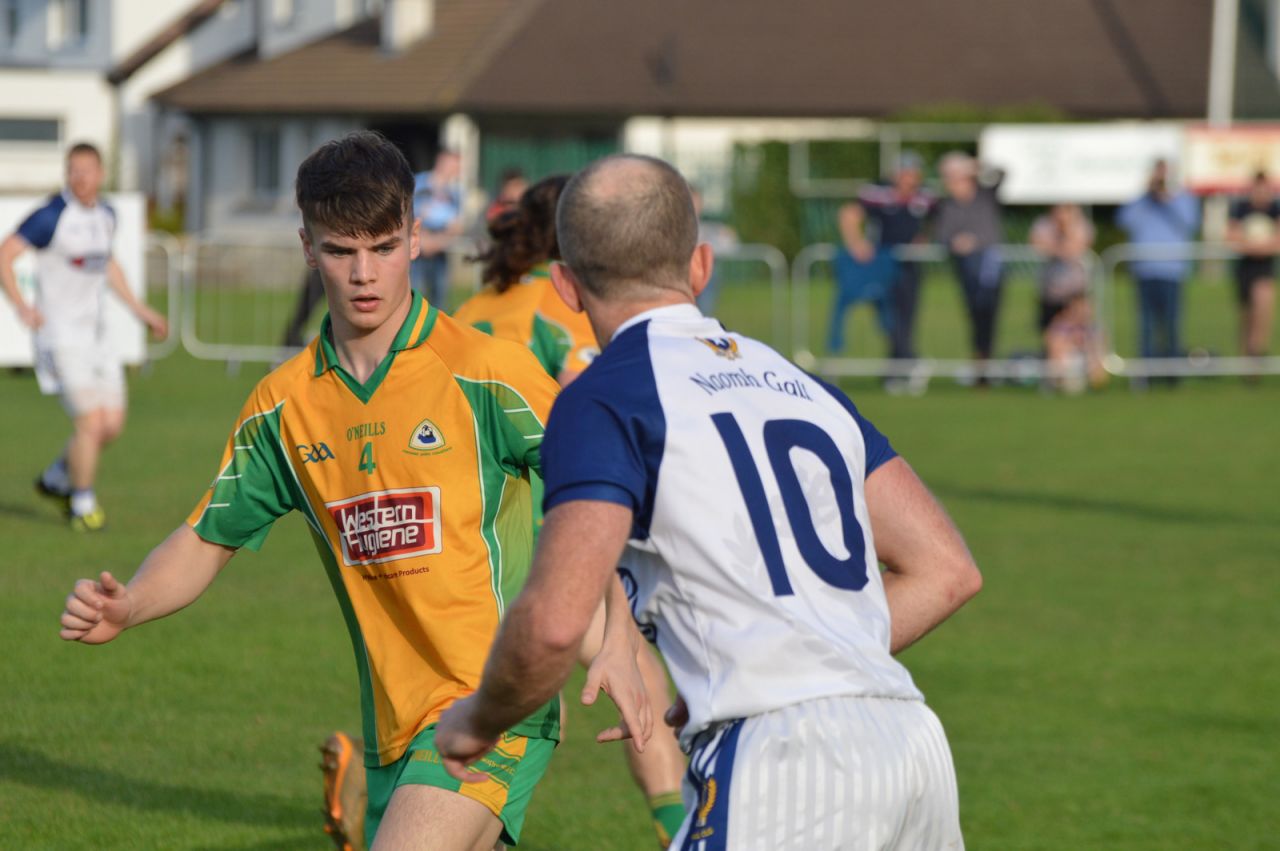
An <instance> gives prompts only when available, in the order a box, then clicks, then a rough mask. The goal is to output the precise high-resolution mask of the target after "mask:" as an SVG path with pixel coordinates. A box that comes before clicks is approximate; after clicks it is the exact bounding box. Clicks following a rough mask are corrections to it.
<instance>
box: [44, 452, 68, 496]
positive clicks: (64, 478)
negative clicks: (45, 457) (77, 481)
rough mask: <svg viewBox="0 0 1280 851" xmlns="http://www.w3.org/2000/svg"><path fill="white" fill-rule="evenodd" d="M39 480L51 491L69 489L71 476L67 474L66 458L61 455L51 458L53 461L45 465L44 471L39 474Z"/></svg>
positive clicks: (60, 491) (62, 491)
mask: <svg viewBox="0 0 1280 851" xmlns="http://www.w3.org/2000/svg"><path fill="white" fill-rule="evenodd" d="M40 480H41V481H42V482H44V486H45V487H47V488H48V489H49V490H51V491H55V492H57V493H67V492H68V491H70V490H71V477H70V476H69V475H68V474H67V459H66V458H64V457H62V456H61V455H60V456H58V457H57V458H55V459H53V463H52V464H50V465H49V466H48V467H45V469H44V472H43V473H41V474H40Z"/></svg>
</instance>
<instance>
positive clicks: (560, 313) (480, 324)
mask: <svg viewBox="0 0 1280 851" xmlns="http://www.w3.org/2000/svg"><path fill="white" fill-rule="evenodd" d="M568 182H569V178H568V176H567V175H558V176H555V177H548V178H546V179H545V180H542V181H539V182H538V183H535V184H534V185H533V186H531V187H529V189H528V190H526V191H525V193H524V194H523V195H522V196H520V200H519V202H518V203H517V204H516V206H515V207H514V208H512V209H510V210H507V211H505V212H503V213H500V214H499V215H498V216H497V217H495V218H494V219H493V220H492V221H491V222H490V223H489V237H490V245H489V248H488V249H487V250H486V251H485V252H484V253H483V254H482V255H480V257H478V258H477V259H478V260H480V261H481V262H482V263H483V264H484V281H485V287H484V289H482V290H481V291H480V292H479V293H477V294H476V295H475V296H473V297H472V298H471V299H469V300H468V301H467V302H466V303H465V304H463V305H462V306H461V307H459V308H458V309H457V311H455V312H454V314H453V315H454V318H455V319H457V320H459V321H462V322H467V323H470V324H471V325H472V326H474V327H476V328H478V329H480V330H481V331H484V332H486V333H489V334H492V335H493V336H495V337H500V338H503V339H507V340H514V341H515V342H517V343H523V344H524V345H526V346H528V347H529V349H530V350H531V351H532V352H533V354H534V356H535V357H536V358H537V359H538V363H540V364H542V368H543V369H545V370H546V371H547V374H548V375H550V376H552V377H553V378H555V379H557V380H558V381H559V382H560V384H561V385H562V386H567V385H568V384H569V382H570V381H572V380H573V379H574V378H576V377H577V376H578V375H579V374H580V373H581V372H582V370H584V369H586V368H587V367H588V366H589V365H590V363H591V361H592V360H593V359H594V358H595V356H596V355H597V354H599V351H600V350H599V348H598V347H597V345H596V337H595V332H594V331H592V330H591V323H590V321H589V320H588V319H587V315H586V314H585V313H580V312H574V311H572V310H570V309H569V306H568V305H567V304H565V302H564V299H562V298H560V296H559V294H557V293H556V291H555V288H554V287H553V286H552V285H551V273H550V263H551V262H552V261H556V260H559V259H560V245H559V242H558V240H557V239H556V204H557V203H558V202H559V201H560V193H561V192H562V191H563V190H564V187H565V184H566V183H568ZM533 484H534V488H533V490H534V512H535V515H536V518H537V521H538V523H539V524H540V523H541V520H542V480H541V478H535V479H534V483H533ZM603 627H604V611H603V608H601V609H600V610H599V611H597V613H596V618H595V620H594V621H593V623H592V625H591V629H590V630H588V632H587V637H586V640H585V641H583V644H582V648H581V650H580V651H579V661H580V662H581V663H582V664H583V665H589V664H590V662H591V660H592V659H593V658H594V657H595V655H596V653H597V652H599V649H600V639H601V635H602V631H603ZM638 661H639V665H640V671H641V673H642V674H643V675H644V678H645V682H646V683H647V686H648V690H649V703H650V704H651V705H662V706H665V705H666V704H667V703H668V702H669V698H670V694H669V692H668V690H667V675H666V671H665V670H664V669H663V667H662V663H661V662H660V661H658V657H657V656H656V655H655V654H654V653H653V651H652V650H650V649H649V648H647V647H645V648H643V649H642V650H641V651H640V657H639V660H638ZM626 753H627V762H628V764H629V767H630V769H631V776H632V777H633V778H634V779H635V782H636V785H637V786H639V787H640V789H641V791H643V792H644V794H645V797H646V799H647V800H648V802H649V810H650V815H651V816H652V818H653V826H654V830H655V831H656V832H657V834H658V843H659V845H660V846H661V847H663V848H666V847H667V846H668V845H669V844H670V842H671V837H672V836H674V835H675V833H676V831H677V830H679V829H680V825H681V823H682V822H683V821H684V815H685V813H684V804H683V803H682V801H681V799H680V784H681V781H682V780H683V778H684V772H685V758H684V755H683V754H682V753H681V751H680V745H679V743H677V742H676V737H675V734H674V733H673V732H672V731H671V729H670V728H668V727H666V726H665V725H659V726H658V728H657V729H655V731H654V736H653V739H652V740H651V741H650V742H649V746H648V747H647V748H646V749H645V750H644V751H643V752H638V751H635V750H633V749H628V750H627V751H626Z"/></svg>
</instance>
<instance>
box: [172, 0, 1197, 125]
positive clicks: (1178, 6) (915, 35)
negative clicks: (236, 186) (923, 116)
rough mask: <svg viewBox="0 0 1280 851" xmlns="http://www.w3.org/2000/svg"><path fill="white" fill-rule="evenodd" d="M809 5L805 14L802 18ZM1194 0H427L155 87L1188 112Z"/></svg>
mask: <svg viewBox="0 0 1280 851" xmlns="http://www.w3.org/2000/svg"><path fill="white" fill-rule="evenodd" d="M801 10H802V13H801ZM1211 11H1212V10H1211V4H1208V3H1204V2H1202V0H1077V2H1062V0H983V2H981V3H957V2H955V0H899V1H898V2H893V3H885V2H882V0H805V2H804V3H802V4H797V3H792V2H782V0H646V2H644V3H634V2H600V0H436V22H435V23H436V26H435V29H434V31H433V33H432V35H431V36H430V37H429V38H427V39H425V40H423V41H422V42H420V43H418V44H415V45H412V46H411V47H409V48H408V49H406V50H405V51H404V52H402V53H400V54H396V55H387V54H385V53H383V52H382V51H381V49H380V48H379V46H378V25H377V23H376V22H367V23H365V24H362V25H359V26H357V27H355V28H353V29H351V30H348V31H346V32H343V33H340V34H337V35H335V36H332V37H330V38H326V39H324V40H322V41H319V42H316V43H314V44H311V45H308V46H306V47H303V48H301V49H299V50H296V51H293V52H291V53H289V54H286V55H283V56H279V57H276V58H273V59H270V60H266V61H261V60H258V59H257V58H256V57H254V56H244V57H239V58H237V59H233V60H230V61H228V62H225V63H223V64H221V65H218V66H216V67H214V68H212V69H209V70H208V71H205V72H203V73H201V74H198V75H196V76H195V77H192V78H191V79H189V80H187V81H185V82H183V83H180V84H179V85H177V86H174V87H172V88H170V89H168V90H166V91H164V92H162V93H160V95H158V96H157V97H158V98H159V100H161V101H162V102H163V103H166V104H168V105H170V106H173V107H176V108H180V109H184V110H187V111H190V112H197V113H200V112H287V113H298V112H330V113H331V112H356V113H388V112H398V113H415V112H444V111H452V110H460V111H467V112H472V113H475V114H480V115H483V114H510V113H520V114H548V115H575V114H576V115H617V116H623V115H632V114H670V115H742V116H751V115H757V116H791V115H829V116H839V115H862V116H877V115H886V114H891V113H894V112H898V111H901V110H902V109H904V108H906V107H910V106H913V105H920V104H935V103H943V102H963V103H969V104H974V105H978V106H988V107H996V106H1005V105H1012V104H1027V103H1032V102H1037V103H1044V104H1048V105H1051V106H1054V107H1057V108H1059V109H1061V110H1063V111H1064V112H1066V113H1068V114H1071V115H1076V116H1080V117H1112V116H1115V117H1121V116H1124V117H1152V118H1156V117H1195V116H1200V115H1203V114H1204V108H1205V98H1206V92H1207V89H1208V82H1207V74H1208V64H1209V61H1208V57H1209V38H1210V29H1211V26H1210V24H1211V21H1210V16H1211Z"/></svg>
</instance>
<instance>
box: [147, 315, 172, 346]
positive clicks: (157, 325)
mask: <svg viewBox="0 0 1280 851" xmlns="http://www.w3.org/2000/svg"><path fill="white" fill-rule="evenodd" d="M142 321H143V322H145V323H146V325H147V328H148V329H149V330H150V331H151V336H153V337H155V338H156V340H158V341H161V342H163V341H164V340H166V339H168V337H169V320H167V319H165V318H164V317H163V316H161V315H160V314H159V313H156V312H155V311H154V310H150V309H148V310H147V312H146V313H145V314H143V316H142Z"/></svg>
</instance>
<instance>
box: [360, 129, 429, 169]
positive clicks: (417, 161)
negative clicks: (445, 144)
mask: <svg viewBox="0 0 1280 851" xmlns="http://www.w3.org/2000/svg"><path fill="white" fill-rule="evenodd" d="M369 129H370V130H376V131H378V132H379V133H381V134H382V135H383V136H386V137H387V138H388V139H390V140H391V142H392V143H393V144H394V145H395V146H396V147H397V148H399V149H400V150H401V152H402V153H404V155H405V157H406V158H407V159H408V160H409V165H410V166H412V167H413V170H414V171H415V172H419V171H428V170H430V168H431V166H432V165H433V164H434V162H435V158H436V150H437V149H438V148H439V147H440V124H439V122H435V121H423V120H421V119H412V118H404V119H397V118H391V119H384V120H381V121H370V122H369Z"/></svg>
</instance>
